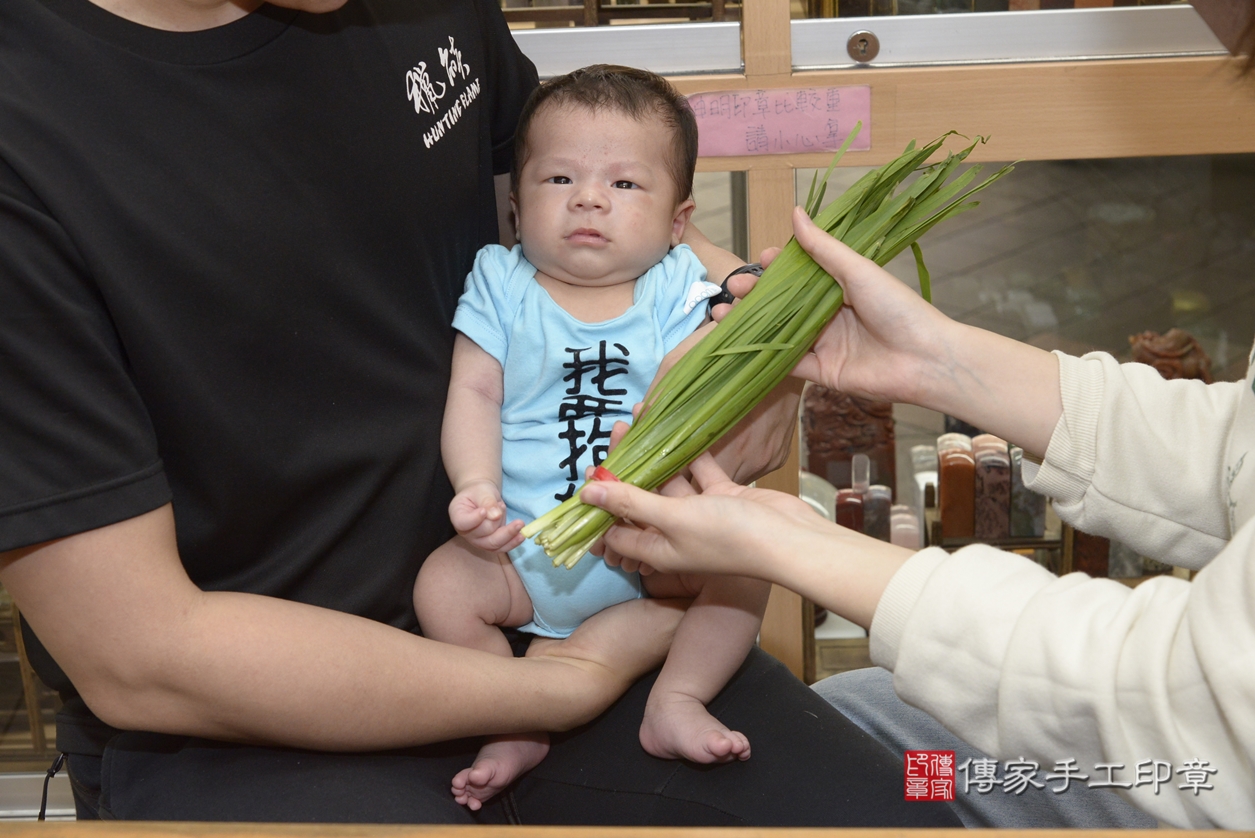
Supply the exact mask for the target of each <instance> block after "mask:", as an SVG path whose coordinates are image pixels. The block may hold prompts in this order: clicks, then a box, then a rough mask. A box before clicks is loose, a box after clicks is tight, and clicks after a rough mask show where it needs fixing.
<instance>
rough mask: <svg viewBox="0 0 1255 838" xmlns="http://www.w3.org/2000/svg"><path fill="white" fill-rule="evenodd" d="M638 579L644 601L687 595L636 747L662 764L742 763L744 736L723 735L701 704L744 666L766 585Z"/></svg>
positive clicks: (719, 579) (728, 579)
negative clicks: (645, 593)
mask: <svg viewBox="0 0 1255 838" xmlns="http://www.w3.org/2000/svg"><path fill="white" fill-rule="evenodd" d="M657 576H658V574H655V575H653V576H647V577H645V583H646V588H647V590H648V591H649V593H650V594H651V595H652V596H680V595H683V594H684V593H685V592H687V595H689V596H694V595H695V597H696V598H695V599H694V600H693V604H692V605H691V606H689V609H688V612H687V613H686V614H685V615H684V618H683V619H682V620H681V621H680V626H679V628H678V629H677V630H676V634H675V641H674V642H673V643H672V644H671V653H670V654H669V655H667V662H666V663H665V664H664V665H663V667H662V672H660V673H659V674H658V680H657V682H655V684H654V688H653V690H651V691H650V693H649V700H648V701H647V702H646V704H645V718H644V720H643V721H642V722H641V734H640V736H641V745H642V746H643V747H644V748H645V750H646V751H648V752H649V753H650V754H653V755H654V756H656V757H662V758H664V759H687V760H692V761H693V762H702V763H711V762H731V761H732V760H734V759H749V756H750V743H749V740H748V739H746V738H745V735H744V734H742V733H739V732H737V731H734V730H729V729H728V728H727V727H726V726H725V725H724V724H723V723H722V722H720V721H719V720H718V719H716V718H715V717H714V716H712V715H710V713H709V712H707V710H706V705H707V704H708V703H709V702H710V700H711V699H713V698H714V697H715V695H716V694H718V692H719V690H721V689H723V686H724V684H726V683H727V682H728V679H729V678H731V677H732V675H733V674H734V673H735V672H736V670H737V668H738V667H740V665H741V664H742V663H743V662H744V661H745V656H746V655H747V654H749V650H750V647H751V646H753V645H754V639H755V637H757V636H758V629H759V626H760V625H761V624H762V620H763V611H764V610H766V608H767V596H768V594H769V593H770V591H771V586H770V585H769V584H767V583H766V582H761V581H759V580H757V579H746V578H743V577H736V576H707V577H693V576H662V577H661V578H656V577H657Z"/></svg>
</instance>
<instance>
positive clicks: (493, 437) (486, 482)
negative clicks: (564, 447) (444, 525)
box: [440, 332, 523, 552]
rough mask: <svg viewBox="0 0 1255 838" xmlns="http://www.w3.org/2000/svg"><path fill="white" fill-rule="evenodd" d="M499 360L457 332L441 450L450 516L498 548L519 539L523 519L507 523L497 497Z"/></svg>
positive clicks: (472, 538) (475, 540)
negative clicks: (450, 488)
mask: <svg viewBox="0 0 1255 838" xmlns="http://www.w3.org/2000/svg"><path fill="white" fill-rule="evenodd" d="M504 394H505V389H504V383H503V375H502V370H501V364H500V363H499V362H498V361H497V359H496V358H494V357H492V356H491V355H489V354H488V353H487V352H485V351H484V350H483V349H481V348H480V347H479V345H478V344H476V343H475V342H474V341H473V340H471V339H470V338H468V337H466V335H463V334H461V333H460V332H459V333H458V335H457V338H456V340H455V343H454V344H453V369H452V372H451V374H450V378H449V399H448V401H447V402H446V403H445V410H444V425H443V426H442V428H441V432H440V452H441V454H442V456H443V457H444V467H445V471H446V472H447V473H448V475H449V482H450V483H452V484H453V491H454V492H456V493H457V494H456V496H455V497H454V498H453V502H452V503H450V504H449V520H450V521H452V522H453V526H454V528H455V529H456V530H457V531H458V533H459V534H460V535H461V536H462V537H463V538H465V539H466V540H467V541H469V542H470V543H471V544H472V545H474V546H476V547H478V548H480V549H481V550H490V551H493V552H502V551H505V550H510V549H512V548H514V547H517V546H518V545H519V544H520V543H521V542H522V540H523V539H522V536H520V535H519V530H520V529H522V527H523V522H522V521H514V522H511V523H509V524H507V523H506V510H505V504H504V503H503V502H502V500H501V402H502V399H503V398H504Z"/></svg>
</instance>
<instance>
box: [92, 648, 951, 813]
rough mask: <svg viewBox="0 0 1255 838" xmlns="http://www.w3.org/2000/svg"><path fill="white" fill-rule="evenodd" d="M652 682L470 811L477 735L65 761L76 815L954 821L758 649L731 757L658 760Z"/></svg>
mask: <svg viewBox="0 0 1255 838" xmlns="http://www.w3.org/2000/svg"><path fill="white" fill-rule="evenodd" d="M653 681H654V678H653V676H651V677H648V678H645V679H643V680H642V681H640V682H639V683H637V684H636V685H635V686H634V687H633V688H632V689H631V690H630V691H629V692H628V693H627V695H625V696H624V697H623V698H622V699H621V700H620V701H619V702H618V703H617V704H616V705H615V706H614V707H612V708H611V709H610V710H609V711H607V712H606V713H605V714H604V715H602V716H601V717H600V718H599V719H597V720H596V721H594V722H593V723H591V724H589V725H586V726H585V727H583V728H581V729H578V730H575V731H572V732H570V733H567V734H562V735H558V736H555V737H553V747H552V750H551V751H550V754H549V756H548V757H547V758H546V759H545V760H544V762H542V763H541V764H540V765H539V766H537V767H536V768H535V769H533V770H532V771H531V772H529V773H528V774H527V775H526V776H525V777H523V778H522V779H521V780H520V781H519V782H517V783H516V784H515V785H514V787H513V788H512V789H511V791H510V793H509V794H508V795H502V796H500V797H499V798H498V799H496V800H495V801H494V802H492V803H490V804H489V805H487V806H485V807H484V809H483V810H481V811H480V812H478V813H475V814H472V813H470V812H468V811H466V810H465V809H463V808H462V807H461V806H458V805H457V804H455V803H454V802H453V799H452V797H451V796H450V793H449V781H450V780H451V779H452V777H453V775H454V773H456V772H457V771H458V770H460V769H461V768H463V767H465V766H467V765H469V764H470V762H471V760H472V758H473V757H474V755H475V752H476V749H477V743H476V742H473V741H461V742H452V743H445V744H442V745H439V746H432V747H428V748H415V749H408V750H404V751H393V752H386V753H373V754H327V753H315V752H309V751H299V750H291V749H279V748H259V747H245V746H238V745H228V744H223V743H218V742H210V741H207V740H203V739H193V738H188V737H176V736H162V735H157V734H143V733H124V734H121V735H119V736H116V737H114V738H113V740H111V741H110V743H109V745H108V747H107V748H106V750H105V754H104V756H103V759H97V758H92V757H88V756H83V755H73V754H71V756H70V770H71V776H72V779H73V780H74V782H75V787H76V792H77V797H78V803H79V805H80V817H91V816H92V814H93V813H95V814H97V815H98V816H99V817H101V818H119V819H128V820H132V819H134V820H206V821H297V822H299V821H305V822H310V821H323V822H358V823H363V822H373V823H476V822H478V823H509V822H515V823H524V824H622V825H642V826H644V825H650V826H652V825H678V826H688V825H754V826H777V825H780V826H812V825H813V826H828V825H834V826H836V825H840V826H921V827H922V826H932V827H947V826H959V825H960V823H959V821H958V819H957V818H956V817H955V816H954V814H953V813H952V812H951V811H950V809H949V808H948V807H946V805H945V804H940V803H918V802H907V801H905V800H904V799H903V775H902V764H901V761H900V759H899V757H897V756H895V755H894V754H892V753H890V752H889V751H888V750H886V749H885V748H884V747H882V746H881V745H880V744H878V743H877V742H876V741H875V740H874V739H873V738H872V737H870V736H868V735H867V734H866V733H864V732H863V731H862V730H860V729H859V728H858V727H857V726H855V725H854V724H852V723H851V722H850V721H849V720H847V719H846V718H845V717H843V716H842V715H840V714H839V713H837V712H836V711H835V710H834V709H833V708H832V706H831V705H830V704H829V703H828V702H827V701H825V700H823V699H822V698H820V697H819V696H818V695H817V694H815V693H814V692H812V691H811V690H809V689H807V688H806V687H805V686H804V685H803V684H802V683H801V682H800V681H798V680H797V679H795V678H794V677H793V676H792V675H790V674H789V672H788V671H787V670H786V669H785V668H784V667H783V666H782V665H780V664H779V663H778V662H777V661H775V659H773V658H771V657H769V656H768V655H766V654H764V653H762V652H760V651H758V650H754V651H753V652H752V653H751V654H750V657H749V659H748V660H747V661H746V662H745V665H744V666H742V667H741V670H740V671H739V672H738V673H737V674H736V676H735V677H734V678H733V679H732V681H731V682H730V683H729V684H728V686H727V687H726V688H725V689H724V690H723V691H722V692H721V693H720V694H719V695H718V696H717V697H716V698H715V700H714V701H713V702H711V705H710V709H711V712H712V713H713V714H714V715H716V716H717V717H719V718H720V719H721V720H722V721H723V722H724V723H725V724H727V725H728V726H729V727H732V728H733V729H736V730H740V731H743V732H744V733H745V734H746V735H747V736H748V737H749V739H750V742H751V745H752V747H753V756H752V757H751V758H750V759H749V760H748V761H746V762H743V763H734V764H730V765H715V766H697V765H692V764H688V763H684V762H679V761H675V760H661V759H655V758H653V757H651V756H649V755H648V754H646V753H645V752H644V751H643V750H642V749H641V746H640V743H639V741H638V739H637V730H638V728H639V727H640V722H641V714H642V712H643V711H644V706H645V698H646V696H647V695H648V693H649V689H650V687H651V686H652V684H653Z"/></svg>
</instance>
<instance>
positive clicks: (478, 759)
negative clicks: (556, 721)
mask: <svg viewBox="0 0 1255 838" xmlns="http://www.w3.org/2000/svg"><path fill="white" fill-rule="evenodd" d="M547 753H549V736H548V734H545V733H532V734H523V735H518V736H500V737H494V738H493V739H490V740H489V741H488V742H487V743H486V744H485V745H484V747H482V748H480V749H479V753H478V754H477V755H476V756H475V764H474V765H472V766H471V767H470V768H464V769H462V770H461V771H459V772H458V773H457V775H456V776H455V777H454V778H453V799H454V800H456V801H457V802H458V803H461V804H462V805H463V806H465V807H466V808H468V809H470V810H471V811H472V812H475V811H478V810H479V808H480V807H481V806H483V805H484V804H485V803H487V802H488V800H489V799H490V798H491V797H492V796H493V795H494V794H497V793H498V792H500V791H501V790H502V789H504V788H505V787H506V786H508V785H510V783H513V782H514V781H515V780H516V779H518V778H519V777H520V776H522V775H523V774H524V773H525V772H527V771H530V770H531V769H533V768H535V767H536V766H537V765H539V764H540V761H541V760H542V759H544V758H545V754H547Z"/></svg>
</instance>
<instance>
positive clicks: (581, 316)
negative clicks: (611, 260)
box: [536, 270, 637, 323]
mask: <svg viewBox="0 0 1255 838" xmlns="http://www.w3.org/2000/svg"><path fill="white" fill-rule="evenodd" d="M536 281H537V282H538V283H540V287H541V288H544V289H545V291H547V292H548V293H549V296H550V297H551V298H552V299H553V301H554V302H555V303H557V304H558V305H559V306H560V307H561V308H562V310H563V311H565V312H566V313H567V314H569V315H571V316H572V317H574V318H575V319H576V320H580V321H582V322H584V323H601V322H604V321H606V320H613V319H614V318H616V317H619V316H620V315H622V314H623V313H624V312H625V311H627V310H628V309H629V308H631V307H632V300H633V295H634V293H635V290H636V282H637V281H636V280H635V279H632V280H628V281H627V282H616V283H615V284H614V285H604V286H588V285H573V284H571V283H569V282H564V281H562V280H560V279H554V278H553V277H551V276H549V275H548V274H546V273H544V272H543V271H539V270H538V271H536Z"/></svg>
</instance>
